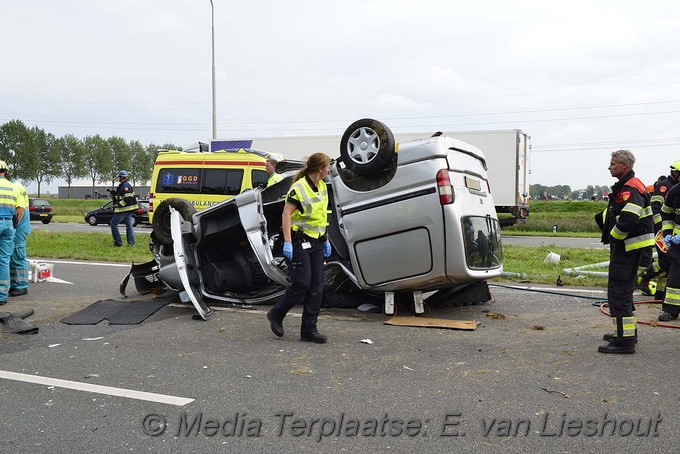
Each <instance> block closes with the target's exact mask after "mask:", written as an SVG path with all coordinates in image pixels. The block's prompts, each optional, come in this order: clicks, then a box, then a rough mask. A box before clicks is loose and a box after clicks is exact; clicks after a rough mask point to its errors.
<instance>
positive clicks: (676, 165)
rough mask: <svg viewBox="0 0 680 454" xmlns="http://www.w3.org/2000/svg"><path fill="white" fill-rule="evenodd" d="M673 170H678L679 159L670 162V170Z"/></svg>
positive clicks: (679, 165)
mask: <svg viewBox="0 0 680 454" xmlns="http://www.w3.org/2000/svg"><path fill="white" fill-rule="evenodd" d="M674 170H680V161H675V162H674V163H673V164H671V172H672V171H674Z"/></svg>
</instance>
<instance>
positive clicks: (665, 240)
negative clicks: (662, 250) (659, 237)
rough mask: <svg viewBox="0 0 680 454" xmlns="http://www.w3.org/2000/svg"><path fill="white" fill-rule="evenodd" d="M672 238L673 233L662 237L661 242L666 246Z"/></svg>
mask: <svg viewBox="0 0 680 454" xmlns="http://www.w3.org/2000/svg"><path fill="white" fill-rule="evenodd" d="M672 239H673V235H666V236H665V237H663V242H664V243H665V244H666V246H670V245H671V240H672Z"/></svg>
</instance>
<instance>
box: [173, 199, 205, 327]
mask: <svg viewBox="0 0 680 454" xmlns="http://www.w3.org/2000/svg"><path fill="white" fill-rule="evenodd" d="M183 225H184V219H182V216H181V215H180V214H179V211H177V210H175V209H174V208H172V207H170V232H171V234H172V242H173V250H174V255H175V264H176V265H177V270H178V272H179V276H180V279H181V281H182V286H183V287H184V291H185V292H186V294H187V297H188V299H189V301H191V304H193V305H194V307H195V308H196V310H197V311H198V313H199V314H200V315H201V317H202V318H203V320H207V319H209V318H210V317H211V316H212V315H213V310H212V309H211V308H210V307H208V305H206V304H205V302H204V301H203V295H202V294H201V276H200V273H199V272H198V269H197V266H196V263H195V260H194V258H193V257H194V254H193V253H191V246H190V242H189V240H188V239H187V238H186V237H185V236H184V235H183V234H182V226H183ZM185 251H186V252H188V253H187V254H185Z"/></svg>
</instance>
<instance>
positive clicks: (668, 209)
mask: <svg viewBox="0 0 680 454" xmlns="http://www.w3.org/2000/svg"><path fill="white" fill-rule="evenodd" d="M661 219H662V228H663V235H664V242H665V243H666V245H668V246H669V248H668V254H667V255H668V264H669V270H668V282H667V283H666V297H665V298H664V300H663V304H662V305H661V310H662V311H663V312H662V313H661V314H660V315H659V321H660V322H667V321H669V320H674V319H676V318H678V315H680V184H676V185H675V186H673V187H672V188H671V190H670V191H668V195H666V200H665V201H664V204H663V206H662V207H661Z"/></svg>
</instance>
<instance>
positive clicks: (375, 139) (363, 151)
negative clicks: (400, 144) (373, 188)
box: [340, 118, 396, 175]
mask: <svg viewBox="0 0 680 454" xmlns="http://www.w3.org/2000/svg"><path fill="white" fill-rule="evenodd" d="M394 149H395V142H394V135H393V134H392V131H391V130H390V128H388V127H387V126H385V125H384V124H383V123H381V122H379V121H378V120H373V119H370V118H364V119H361V120H357V121H355V122H354V123H352V124H351V125H350V126H349V127H348V128H347V129H346V130H345V133H344V134H343V135H342V139H341V140H340V158H341V159H342V161H343V162H344V163H345V166H347V168H348V169H349V170H352V171H353V172H355V173H357V174H358V175H374V174H377V173H380V172H382V171H383V169H385V167H387V165H388V164H389V163H391V162H392V161H393V160H394V159H395V158H396V153H395V152H394Z"/></svg>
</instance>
